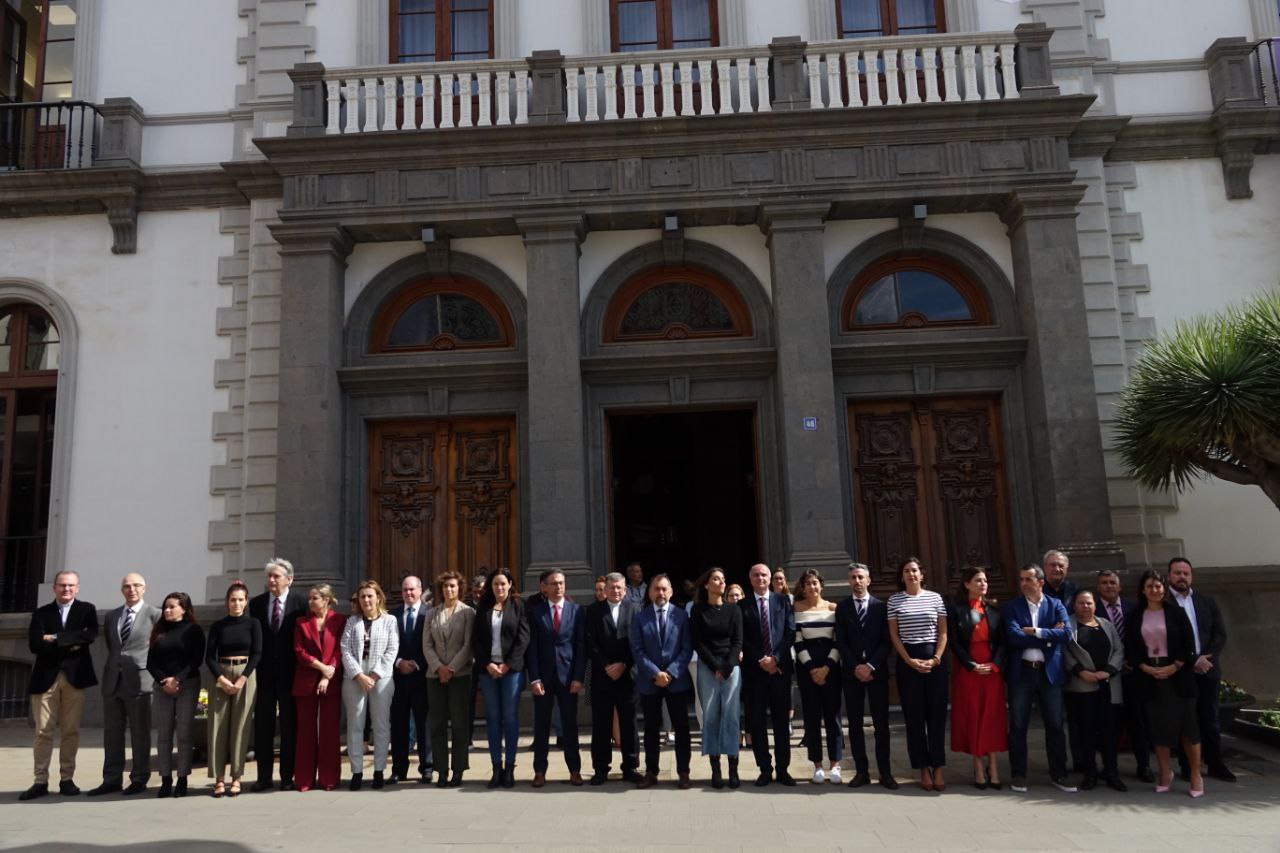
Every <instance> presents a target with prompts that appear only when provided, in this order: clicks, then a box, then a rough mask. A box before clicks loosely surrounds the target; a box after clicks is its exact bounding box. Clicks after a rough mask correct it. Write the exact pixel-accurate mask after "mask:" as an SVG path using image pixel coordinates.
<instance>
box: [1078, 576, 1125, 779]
mask: <svg viewBox="0 0 1280 853" xmlns="http://www.w3.org/2000/svg"><path fill="white" fill-rule="evenodd" d="M1095 607H1096V603H1095V601H1094V598H1093V593H1092V592H1090V591H1089V590H1087V589H1082V590H1080V592H1078V593H1076V598H1075V604H1074V610H1075V613H1073V614H1072V615H1071V617H1070V619H1069V620H1068V623H1069V625H1070V628H1071V642H1070V643H1068V644H1067V647H1066V650H1065V651H1066V664H1067V671H1068V672H1069V673H1070V674H1071V680H1070V681H1068V682H1067V687H1066V692H1065V693H1064V698H1065V699H1066V705H1067V713H1068V714H1070V715H1071V717H1072V718H1073V721H1074V727H1073V728H1074V730H1075V732H1076V737H1077V738H1078V739H1079V747H1080V755H1081V757H1082V759H1083V760H1084V780H1083V781H1082V782H1081V783H1080V787H1081V788H1083V789H1085V790H1088V789H1090V788H1093V787H1095V786H1096V785H1097V784H1098V765H1097V753H1098V751H1099V750H1101V751H1102V772H1103V778H1104V779H1106V782H1107V785H1108V786H1110V787H1111V788H1114V789H1115V790H1117V791H1124V790H1125V789H1126V786H1125V784H1124V782H1123V781H1121V779H1120V772H1119V767H1118V766H1117V764H1116V753H1117V750H1118V747H1119V737H1118V733H1119V728H1118V724H1119V720H1120V716H1121V713H1122V711H1123V708H1124V704H1123V703H1124V694H1123V692H1122V691H1121V688H1120V671H1121V669H1122V668H1123V667H1124V642H1123V641H1122V640H1121V639H1120V634H1119V633H1117V632H1116V629H1115V626H1114V625H1112V624H1111V620H1110V619H1099V618H1097V614H1096V613H1095Z"/></svg>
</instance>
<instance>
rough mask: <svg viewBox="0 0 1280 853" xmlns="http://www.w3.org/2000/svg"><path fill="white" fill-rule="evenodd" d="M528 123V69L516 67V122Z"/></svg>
mask: <svg viewBox="0 0 1280 853" xmlns="http://www.w3.org/2000/svg"><path fill="white" fill-rule="evenodd" d="M528 123H529V70H528V69H527V68H518V69H516V124H528Z"/></svg>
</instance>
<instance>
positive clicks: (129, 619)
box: [120, 607, 133, 646]
mask: <svg viewBox="0 0 1280 853" xmlns="http://www.w3.org/2000/svg"><path fill="white" fill-rule="evenodd" d="M132 633H133V608H132V607H126V608H125V609H124V622H123V624H121V625H120V645H121V646H124V645H125V644H126V643H128V642H129V635H130V634H132Z"/></svg>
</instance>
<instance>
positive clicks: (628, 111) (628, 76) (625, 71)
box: [622, 62, 639, 118]
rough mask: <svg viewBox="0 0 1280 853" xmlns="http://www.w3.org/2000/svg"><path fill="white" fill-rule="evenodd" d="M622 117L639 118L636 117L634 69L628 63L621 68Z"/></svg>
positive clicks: (632, 65)
mask: <svg viewBox="0 0 1280 853" xmlns="http://www.w3.org/2000/svg"><path fill="white" fill-rule="evenodd" d="M622 117H623V118H639V116H637V115H636V67H635V65H634V64H633V63H630V62H628V63H626V64H624V65H623V66H622Z"/></svg>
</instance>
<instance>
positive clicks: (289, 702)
mask: <svg viewBox="0 0 1280 853" xmlns="http://www.w3.org/2000/svg"><path fill="white" fill-rule="evenodd" d="M258 674H259V675H262V676H268V673H266V672H263V671H262V669H258ZM292 689H293V685H292V684H279V683H277V682H276V680H275V679H274V678H272V677H264V678H259V679H258V686H257V693H256V695H255V696H254V699H253V754H254V757H255V758H256V759H257V761H258V781H259V782H270V781H271V778H272V774H271V763H272V760H273V759H274V758H275V753H276V750H275V740H276V719H277V712H278V714H279V721H280V781H281V782H292V781H293V752H294V749H293V748H294V744H295V742H296V740H297V726H296V717H297V711H296V710H295V709H294V704H293V694H292V692H291V691H292Z"/></svg>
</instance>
